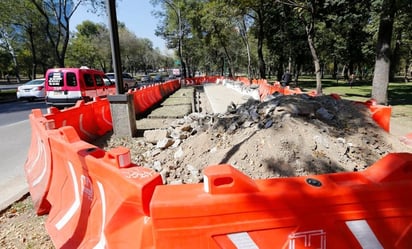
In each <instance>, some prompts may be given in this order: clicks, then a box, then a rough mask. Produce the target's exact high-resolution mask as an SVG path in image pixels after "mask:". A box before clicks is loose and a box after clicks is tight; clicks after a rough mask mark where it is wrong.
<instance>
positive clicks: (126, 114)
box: [106, 0, 136, 137]
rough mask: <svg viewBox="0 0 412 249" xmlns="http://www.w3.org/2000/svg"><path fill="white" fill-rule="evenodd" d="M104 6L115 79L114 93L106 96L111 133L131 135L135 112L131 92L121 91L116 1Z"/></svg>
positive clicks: (108, 1) (134, 131)
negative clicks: (110, 116)
mask: <svg viewBox="0 0 412 249" xmlns="http://www.w3.org/2000/svg"><path fill="white" fill-rule="evenodd" d="M106 7H107V11H108V15H109V30H110V43H111V47H112V58H113V69H114V77H115V79H116V95H109V96H108V99H109V102H110V112H111V114H112V122H113V133H114V135H115V136H118V137H122V136H128V137H133V136H134V135H135V134H136V113H135V109H134V103H133V94H128V93H125V94H124V93H123V92H124V89H123V76H122V62H121V59H120V58H121V57H120V45H119V33H118V27H117V17H116V1H115V0H106Z"/></svg>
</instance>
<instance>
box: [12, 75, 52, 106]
mask: <svg viewBox="0 0 412 249" xmlns="http://www.w3.org/2000/svg"><path fill="white" fill-rule="evenodd" d="M44 81H45V79H35V80H31V81H29V82H27V83H25V84H23V85H21V86H19V87H18V88H17V92H16V95H17V99H18V100H23V99H27V100H29V101H32V100H36V99H44V97H45V96H46V91H45V89H44Z"/></svg>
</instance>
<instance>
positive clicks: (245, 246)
mask: <svg viewBox="0 0 412 249" xmlns="http://www.w3.org/2000/svg"><path fill="white" fill-rule="evenodd" d="M227 237H228V238H229V239H230V241H232V243H233V244H234V245H235V246H236V248H238V249H259V247H258V246H257V245H256V243H255V242H254V241H253V240H252V238H251V237H250V236H249V234H248V233H246V232H241V233H231V234H228V235H227Z"/></svg>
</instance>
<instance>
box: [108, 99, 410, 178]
mask: <svg viewBox="0 0 412 249" xmlns="http://www.w3.org/2000/svg"><path fill="white" fill-rule="evenodd" d="M206 109H207V108H206ZM155 132H156V131H155ZM158 132H159V134H162V136H164V137H161V138H159V140H158V141H153V139H148V137H140V138H115V137H113V136H111V135H109V138H107V137H106V140H105V141H104V144H100V146H103V147H105V149H106V150H109V149H110V148H113V147H117V146H125V147H127V148H130V151H131V155H132V161H133V162H134V163H136V164H137V165H141V166H144V167H149V168H152V169H154V170H156V171H157V172H160V173H161V175H162V177H163V179H164V182H165V184H182V183H183V184H185V183H199V182H201V181H202V178H203V176H202V170H203V168H204V167H206V166H208V165H216V164H231V165H232V166H234V167H236V168H237V169H239V170H240V171H242V172H243V173H244V174H246V175H248V176H250V177H251V178H253V179H266V178H271V177H292V176H303V175H310V174H324V173H332V172H342V171H361V170H364V169H366V168H367V167H368V166H370V165H371V164H373V163H374V162H376V161H377V160H379V159H380V158H382V157H383V156H384V155H386V154H388V153H390V152H412V149H411V148H410V147H407V146H406V145H404V144H402V143H401V142H400V141H399V139H398V138H397V137H395V136H392V135H391V134H389V133H387V132H386V131H384V130H383V129H382V128H380V127H379V126H378V125H377V124H376V123H375V122H374V121H373V120H372V119H371V114H370V111H369V109H368V108H367V107H366V106H364V105H363V104H355V103H354V102H352V101H347V100H343V99H342V100H337V99H334V98H332V97H331V96H322V97H310V96H308V95H304V94H302V95H293V96H290V95H289V96H286V95H285V96H283V95H277V96H271V98H269V99H268V100H266V101H265V102H263V103H261V102H258V101H254V100H249V101H248V102H247V103H246V104H244V105H241V106H236V105H232V106H228V112H227V113H226V114H223V115H222V114H219V115H215V114H211V113H207V112H205V113H192V114H190V115H188V116H186V117H185V118H183V119H178V120H175V121H174V122H172V123H171V124H170V127H169V128H168V129H167V132H165V131H164V130H163V131H160V130H159V131H158ZM160 144H161V145H160Z"/></svg>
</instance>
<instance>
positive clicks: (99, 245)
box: [93, 182, 107, 249]
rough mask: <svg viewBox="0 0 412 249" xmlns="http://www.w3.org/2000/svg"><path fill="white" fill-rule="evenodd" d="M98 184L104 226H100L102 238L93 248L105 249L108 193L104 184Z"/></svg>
mask: <svg viewBox="0 0 412 249" xmlns="http://www.w3.org/2000/svg"><path fill="white" fill-rule="evenodd" d="M97 186H98V188H99V193H100V198H101V200H102V227H101V228H100V240H99V242H98V243H97V244H96V245H95V246H94V247H93V249H104V248H106V244H107V240H106V235H105V234H104V227H105V226H106V195H105V192H104V187H103V184H101V183H100V182H97Z"/></svg>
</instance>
